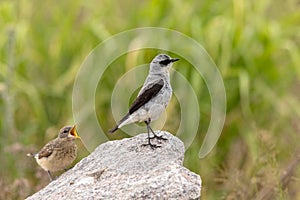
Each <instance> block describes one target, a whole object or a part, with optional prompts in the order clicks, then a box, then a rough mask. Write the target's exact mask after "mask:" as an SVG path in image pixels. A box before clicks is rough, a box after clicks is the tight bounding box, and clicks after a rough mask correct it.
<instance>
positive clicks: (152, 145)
mask: <svg viewBox="0 0 300 200" xmlns="http://www.w3.org/2000/svg"><path fill="white" fill-rule="evenodd" d="M148 145H149V146H150V147H151V149H156V148H159V147H161V146H160V145H156V144H152V143H151V142H150V141H149V142H148V143H147V144H142V146H143V147H145V146H148Z"/></svg>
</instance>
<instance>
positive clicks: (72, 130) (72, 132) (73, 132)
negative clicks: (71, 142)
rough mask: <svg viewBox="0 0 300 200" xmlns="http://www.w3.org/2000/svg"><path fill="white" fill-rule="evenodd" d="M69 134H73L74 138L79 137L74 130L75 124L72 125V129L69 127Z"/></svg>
mask: <svg viewBox="0 0 300 200" xmlns="http://www.w3.org/2000/svg"><path fill="white" fill-rule="evenodd" d="M70 134H71V135H72V136H74V137H75V138H78V139H80V137H79V135H78V134H77V131H76V125H74V126H73V127H72V129H71V131H70Z"/></svg>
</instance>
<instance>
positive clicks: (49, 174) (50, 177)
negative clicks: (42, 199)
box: [47, 170, 53, 181]
mask: <svg viewBox="0 0 300 200" xmlns="http://www.w3.org/2000/svg"><path fill="white" fill-rule="evenodd" d="M47 173H48V176H49V179H50V181H53V178H52V176H51V173H50V171H49V170H47Z"/></svg>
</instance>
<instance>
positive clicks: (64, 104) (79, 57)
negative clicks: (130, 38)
mask: <svg viewBox="0 0 300 200" xmlns="http://www.w3.org/2000/svg"><path fill="white" fill-rule="evenodd" d="M144 26H157V27H165V28H170V29H174V30H178V31H180V32H182V33H184V34H186V35H188V36H190V37H192V38H194V39H195V40H196V41H198V42H199V43H200V44H202V45H203V47H204V48H205V49H206V50H207V52H208V53H209V54H210V55H211V57H212V59H213V60H214V62H215V63H216V65H217V66H218V67H219V70H220V72H221V74H222V76H223V79H224V83H225V87H226V95H227V116H226V122H225V125H224V129H223V132H222V135H221V137H220V140H219V141H218V143H217V145H216V146H215V148H214V150H213V151H212V152H211V153H210V154H209V156H207V157H206V158H204V159H202V160H199V159H198V151H199V149H200V146H201V143H202V141H203V137H204V134H205V132H206V130H207V126H208V124H209V121H210V97H209V93H208V91H207V88H206V87H205V84H204V83H203V81H198V80H199V75H198V74H196V73H193V69H192V67H191V66H189V67H186V68H176V70H178V71H179V72H180V73H182V74H183V75H184V76H185V77H186V78H187V79H188V80H189V81H190V82H191V83H192V85H193V87H194V88H196V93H197V96H198V98H199V102H200V103H199V104H200V107H201V121H200V122H199V123H200V129H199V131H198V135H197V138H196V139H195V141H194V143H193V144H192V146H191V147H190V148H189V149H188V150H187V152H186V155H185V162H184V165H185V166H186V167H187V168H189V169H190V170H192V171H194V172H196V173H198V174H200V175H201V177H202V180H203V186H202V198H203V199H300V191H299V188H300V180H299V173H300V171H299V160H300V143H299V139H300V101H299V100H300V81H299V78H300V66H299V63H300V49H299V47H300V3H299V1H297V0H287V1H285V2H284V3H283V2H282V1H278V0H274V1H271V0H262V1H258V0H256V1H244V0H232V1H229V0H225V1H207V0H206V1H128V0H127V1H118V2H117V1H107V0H103V1H95V0H90V1H80V0H72V1H70V0H65V1H52V0H45V1H38V0H33V1H26V0H23V1H21V0H19V1H17V0H1V1H0V31H1V35H0V47H1V49H0V95H1V99H0V113H1V115H0V128H1V133H0V134H1V135H0V138H1V140H0V156H1V157H0V158H1V164H0V166H1V167H0V169H1V170H0V177H1V178H0V187H1V188H2V191H1V192H0V199H23V198H25V197H27V196H28V195H30V194H33V193H34V192H36V191H38V190H39V189H41V188H42V187H44V186H45V185H47V184H48V177H47V175H46V173H45V172H44V171H43V170H42V169H40V167H38V166H37V164H36V163H35V162H34V160H32V159H29V158H27V157H26V153H28V152H34V151H37V150H39V149H40V148H41V147H42V146H43V145H44V144H45V143H46V142H48V141H49V140H51V139H53V138H55V137H56V135H57V133H58V130H59V129H60V128H61V127H62V126H63V125H65V124H72V123H73V119H72V88H73V83H74V79H75V76H76V73H77V70H78V69H79V67H80V64H81V63H82V62H83V60H84V58H85V57H86V56H87V55H88V53H89V52H90V51H91V50H92V49H93V48H94V47H96V45H97V44H99V43H100V42H102V41H103V40H105V39H107V38H108V37H109V36H112V35H114V34H116V33H119V32H122V31H125V30H128V29H132V28H136V27H144ZM154 37H155V36H154ZM156 53H157V51H155V50H145V51H141V52H139V54H138V58H136V59H135V60H134V61H130V59H128V58H130V54H128V55H124V56H123V57H122V58H120V59H119V61H118V63H120V64H119V65H118V67H119V70H118V71H117V73H115V72H114V71H113V70H107V72H106V73H105V76H107V77H108V76H109V77H112V79H111V80H110V81H107V79H105V76H104V79H103V80H102V82H101V84H102V86H101V95H100V94H99V93H98V94H97V95H96V98H97V101H96V102H97V103H96V108H97V110H101V113H108V116H107V115H103V114H100V113H99V114H98V118H99V121H100V123H101V125H102V126H103V128H104V129H105V130H108V129H109V128H111V127H113V126H114V119H113V117H112V114H111V108H110V99H109V98H110V95H111V90H112V89H113V86H114V84H115V81H117V80H118V78H119V77H120V76H121V75H122V73H125V72H126V71H127V70H128V69H129V68H131V67H134V66H136V65H138V64H141V63H145V62H149V61H150V60H151V58H152V57H153V56H155V55H156ZM128 60H129V61H130V62H128ZM121 63H126V64H124V65H122V64H121ZM172 101H173V102H171V105H170V106H171V108H172V109H169V110H168V112H171V113H172V114H169V115H168V119H167V123H166V125H165V127H164V129H166V130H170V131H176V130H174V126H173V125H174V124H177V123H178V120H180V118H178V115H177V114H176V113H178V110H179V109H180V108H179V106H178V104H177V103H176V100H172ZM174 113H175V114H174ZM179 114H180V113H179ZM191 120H193V119H191ZM114 137H118V138H111V139H119V138H122V137H125V135H122V132H121V131H120V132H119V134H116V135H114ZM79 154H80V155H79V157H78V160H80V158H82V157H84V156H86V155H87V152H86V151H85V150H84V148H80V152H79Z"/></svg>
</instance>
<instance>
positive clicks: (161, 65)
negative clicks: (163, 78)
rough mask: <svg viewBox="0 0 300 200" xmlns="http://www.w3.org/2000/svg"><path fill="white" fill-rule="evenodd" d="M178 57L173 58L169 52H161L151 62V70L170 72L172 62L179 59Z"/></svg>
mask: <svg viewBox="0 0 300 200" xmlns="http://www.w3.org/2000/svg"><path fill="white" fill-rule="evenodd" d="M178 60H179V59H178V58H171V57H170V56H168V55H167V54H159V55H157V56H155V58H154V59H153V60H152V62H151V64H150V71H151V72H168V71H169V69H170V68H171V67H172V64H173V63H174V62H176V61H178Z"/></svg>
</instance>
